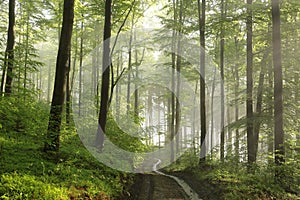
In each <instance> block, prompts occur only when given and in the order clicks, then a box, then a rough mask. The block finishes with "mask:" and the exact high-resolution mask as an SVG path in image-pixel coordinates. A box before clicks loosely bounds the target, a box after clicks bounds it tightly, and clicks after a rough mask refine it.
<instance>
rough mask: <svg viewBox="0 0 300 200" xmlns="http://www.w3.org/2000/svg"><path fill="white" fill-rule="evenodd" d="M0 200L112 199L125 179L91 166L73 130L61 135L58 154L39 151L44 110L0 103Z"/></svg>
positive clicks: (92, 162)
mask: <svg viewBox="0 0 300 200" xmlns="http://www.w3.org/2000/svg"><path fill="white" fill-rule="evenodd" d="M0 111H1V113H0V114H1V117H0V124H1V129H0V132H1V134H0V157H1V160H0V174H1V175H0V199H70V198H79V199H81V198H99V199H115V198H116V199H118V198H120V195H122V193H123V192H124V191H123V190H124V188H126V185H127V186H129V185H130V184H131V183H130V182H131V180H132V179H131V175H128V174H125V173H121V172H117V171H115V170H113V169H110V168H108V167H106V166H104V165H102V164H101V163H99V162H98V161H97V160H95V159H94V158H93V157H92V156H91V155H90V154H89V152H88V151H87V150H86V149H85V148H84V146H83V145H82V143H81V141H80V139H79V137H78V135H77V134H76V132H75V130H74V129H68V130H67V129H64V130H63V133H62V137H61V143H62V148H61V151H60V152H59V153H58V154H53V155H48V154H45V153H44V152H42V151H41V149H42V146H43V141H44V139H43V138H44V134H42V133H45V132H46V128H47V119H48V106H47V105H45V104H43V103H37V102H35V101H34V100H32V101H31V103H26V104H25V103H23V102H22V101H19V100H18V99H17V98H13V97H12V98H2V99H1V100H0Z"/></svg>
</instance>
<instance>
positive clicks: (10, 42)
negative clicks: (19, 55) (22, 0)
mask: <svg viewBox="0 0 300 200" xmlns="http://www.w3.org/2000/svg"><path fill="white" fill-rule="evenodd" d="M8 15H9V19H8V20H9V22H8V31H7V44H6V45H7V46H6V51H5V57H6V58H7V60H5V64H4V69H5V70H6V81H5V84H4V85H5V94H6V95H10V94H11V92H12V81H13V68H14V46H15V30H14V28H15V0H9V14H8ZM4 85H3V86H4Z"/></svg>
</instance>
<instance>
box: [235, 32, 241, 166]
mask: <svg viewBox="0 0 300 200" xmlns="http://www.w3.org/2000/svg"><path fill="white" fill-rule="evenodd" d="M234 40H235V55H236V62H235V69H234V73H235V87H234V96H235V100H234V104H235V121H236V122H237V121H239V88H240V76H239V64H238V62H239V49H238V39H237V37H235V39H234ZM234 149H235V156H236V159H237V161H239V160H240V151H239V150H240V132H239V128H236V129H235V147H234Z"/></svg>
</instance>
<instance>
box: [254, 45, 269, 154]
mask: <svg viewBox="0 0 300 200" xmlns="http://www.w3.org/2000/svg"><path fill="white" fill-rule="evenodd" d="M267 48H269V47H267ZM268 54H269V49H267V50H266V52H265V54H264V56H263V59H262V61H261V70H260V74H259V83H258V89H257V100H256V116H257V118H258V120H256V121H255V123H254V145H255V149H254V156H255V158H256V157H257V151H258V142H259V130H260V125H261V120H260V119H259V118H260V117H261V114H262V100H263V90H264V81H265V73H266V72H265V66H266V64H267V58H268Z"/></svg>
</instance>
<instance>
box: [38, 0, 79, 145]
mask: <svg viewBox="0 0 300 200" xmlns="http://www.w3.org/2000/svg"><path fill="white" fill-rule="evenodd" d="M73 20H74V0H64V11H63V21H62V29H61V36H60V41H59V48H58V54H57V60H56V72H55V83H54V90H53V97H52V103H51V109H50V117H49V123H48V131H47V140H46V142H45V146H44V150H45V151H58V150H59V141H60V139H59V138H60V129H61V122H62V111H63V104H64V100H65V93H66V77H67V72H68V66H69V63H68V60H69V54H70V48H71V39H72V31H73Z"/></svg>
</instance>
